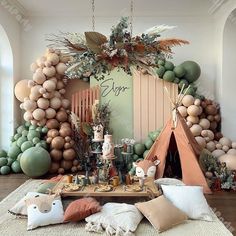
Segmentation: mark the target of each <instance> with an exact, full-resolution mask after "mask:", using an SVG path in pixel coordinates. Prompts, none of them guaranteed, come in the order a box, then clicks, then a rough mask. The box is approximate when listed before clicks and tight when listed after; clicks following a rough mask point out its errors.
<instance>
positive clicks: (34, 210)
mask: <svg viewBox="0 0 236 236" xmlns="http://www.w3.org/2000/svg"><path fill="white" fill-rule="evenodd" d="M25 202H26V205H27V214H28V225H27V230H32V229H35V228H37V227H39V226H45V225H51V224H59V223H62V222H63V215H64V211H63V206H62V202H61V198H60V197H59V196H57V195H48V196H36V197H33V198H29V199H27V200H26V201H25Z"/></svg>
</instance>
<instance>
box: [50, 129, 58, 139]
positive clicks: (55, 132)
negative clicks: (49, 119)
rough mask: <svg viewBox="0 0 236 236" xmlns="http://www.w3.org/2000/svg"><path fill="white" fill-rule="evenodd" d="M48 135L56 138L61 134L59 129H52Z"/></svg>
mask: <svg viewBox="0 0 236 236" xmlns="http://www.w3.org/2000/svg"><path fill="white" fill-rule="evenodd" d="M47 135H48V137H52V138H55V137H57V136H59V131H58V130H57V129H50V130H49V131H48V134H47Z"/></svg>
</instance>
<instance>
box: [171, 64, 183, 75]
mask: <svg viewBox="0 0 236 236" xmlns="http://www.w3.org/2000/svg"><path fill="white" fill-rule="evenodd" d="M173 71H174V72H175V76H176V77H178V78H181V77H183V76H184V75H185V69H184V67H183V66H181V65H178V66H176V67H175V68H174V70H173Z"/></svg>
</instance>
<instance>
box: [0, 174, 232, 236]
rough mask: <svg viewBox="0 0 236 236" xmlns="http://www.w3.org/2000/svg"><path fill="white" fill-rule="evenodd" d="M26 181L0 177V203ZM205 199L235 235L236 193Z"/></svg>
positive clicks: (24, 178)
mask: <svg viewBox="0 0 236 236" xmlns="http://www.w3.org/2000/svg"><path fill="white" fill-rule="evenodd" d="M27 179H28V177H26V176H25V175H23V174H11V175H6V176H0V201H1V200H2V199H3V198H5V197H6V196H7V195H8V194H9V193H11V192H12V191H13V190H14V189H16V188H17V187H18V186H20V185H21V184H23V183H24V182H25V181H26V180H27ZM206 198H207V201H208V203H209V205H210V206H211V207H212V208H213V210H214V211H215V213H216V215H217V216H218V217H219V218H220V219H221V220H222V221H223V223H224V224H225V225H226V227H227V228H228V229H229V227H232V228H234V229H235V230H234V232H233V234H234V235H236V192H215V193H214V194H212V195H206Z"/></svg>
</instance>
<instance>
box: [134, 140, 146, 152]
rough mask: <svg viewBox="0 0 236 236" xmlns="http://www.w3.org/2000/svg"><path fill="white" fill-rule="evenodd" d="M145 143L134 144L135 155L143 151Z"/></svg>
mask: <svg viewBox="0 0 236 236" xmlns="http://www.w3.org/2000/svg"><path fill="white" fill-rule="evenodd" d="M145 149H146V148H145V145H144V144H142V143H136V144H135V145H134V153H135V154H137V155H142V154H143V153H144V151H145Z"/></svg>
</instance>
